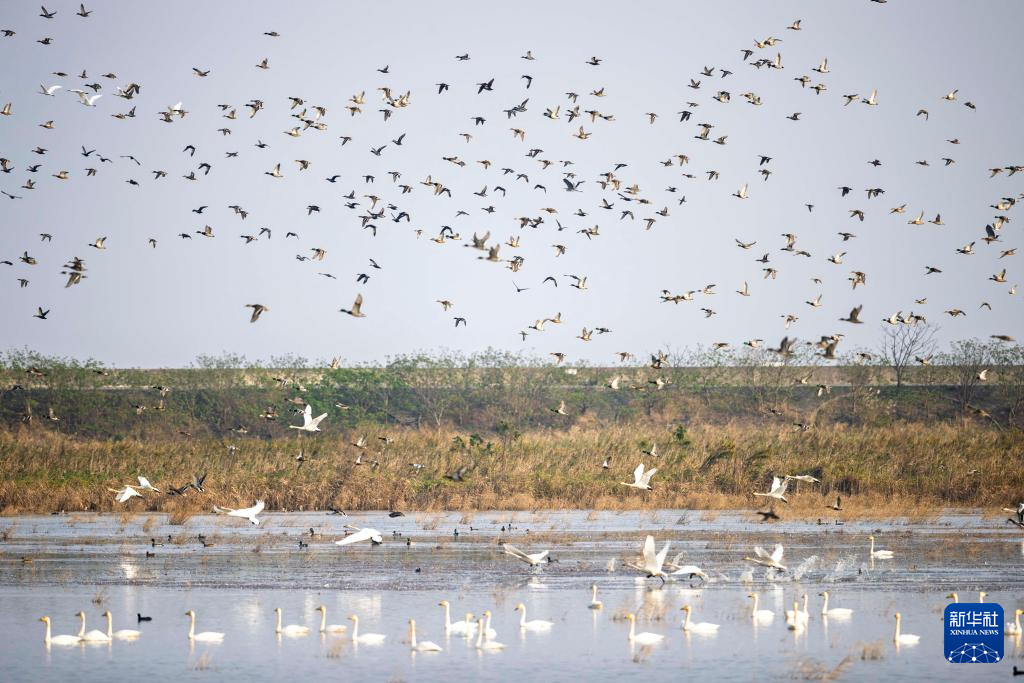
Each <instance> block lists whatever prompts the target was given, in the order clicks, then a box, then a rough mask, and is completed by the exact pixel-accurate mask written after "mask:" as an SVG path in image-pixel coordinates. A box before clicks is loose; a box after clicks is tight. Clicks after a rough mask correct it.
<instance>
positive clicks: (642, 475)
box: [619, 463, 658, 491]
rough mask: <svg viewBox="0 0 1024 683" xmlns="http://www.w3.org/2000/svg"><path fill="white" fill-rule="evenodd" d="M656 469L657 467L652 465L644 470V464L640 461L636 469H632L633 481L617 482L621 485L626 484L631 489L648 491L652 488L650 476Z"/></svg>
mask: <svg viewBox="0 0 1024 683" xmlns="http://www.w3.org/2000/svg"><path fill="white" fill-rule="evenodd" d="M657 471H658V468H657V467H652V468H651V469H649V470H647V471H646V472H644V464H643V463H640V464H639V465H637V466H636V469H635V470H633V481H631V482H630V481H620V482H619V483H620V484H622V485H623V486H628V487H630V488H632V489H640V490H641V491H650V490H651V489H652V488H654V487H652V486H651V477H653V476H654V473H655V472H657Z"/></svg>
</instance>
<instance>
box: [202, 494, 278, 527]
mask: <svg viewBox="0 0 1024 683" xmlns="http://www.w3.org/2000/svg"><path fill="white" fill-rule="evenodd" d="M264 507H265V505H264V504H263V501H262V500H257V501H256V504H255V505H253V506H252V507H249V508H239V509H237V510H234V509H232V508H222V507H217V506H216V505H214V506H213V511H214V512H217V513H220V514H226V515H227V516H228V517H241V518H242V519H247V520H249V521H250V522H252V523H253V524H254V525H256V526H259V523H260V520H258V519H256V515H258V514H260V513H261V512H263V508H264Z"/></svg>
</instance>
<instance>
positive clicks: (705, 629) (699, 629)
mask: <svg viewBox="0 0 1024 683" xmlns="http://www.w3.org/2000/svg"><path fill="white" fill-rule="evenodd" d="M680 609H682V610H683V611H684V612H686V621H684V622H683V630H684V631H686V632H687V633H700V634H704V635H711V634H712V633H718V624H712V623H710V622H707V621H699V622H697V623H696V624H694V623H693V622H691V621H690V613H691V612H692V611H693V608H692V607H690V606H689V605H683V606H682V607H681V608H680Z"/></svg>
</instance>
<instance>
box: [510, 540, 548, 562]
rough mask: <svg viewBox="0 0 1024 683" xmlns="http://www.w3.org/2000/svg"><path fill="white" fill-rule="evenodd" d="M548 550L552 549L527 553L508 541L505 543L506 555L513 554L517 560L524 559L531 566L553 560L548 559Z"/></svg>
mask: <svg viewBox="0 0 1024 683" xmlns="http://www.w3.org/2000/svg"><path fill="white" fill-rule="evenodd" d="M548 552H550V551H548V550H544V551H542V552H539V553H525V552H523V551H522V550H520V549H519V548H517V547H515V546H514V545H509V544H508V543H506V544H505V554H506V555H511V556H512V557H514V558H516V559H517V560H522V561H523V562H525V563H526V564H528V565H530V566H531V567H536V566H537V565H538V564H541V563H544V562H550V561H551V560H549V559H548Z"/></svg>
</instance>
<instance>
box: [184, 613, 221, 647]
mask: <svg viewBox="0 0 1024 683" xmlns="http://www.w3.org/2000/svg"><path fill="white" fill-rule="evenodd" d="M185 616H186V617H188V618H189V625H188V639H189V640H192V641H199V642H201V643H219V642H221V641H222V640H224V634H223V633H217V632H216V631H203V632H202V633H196V613H195V611H193V610H189V611H187V612H185Z"/></svg>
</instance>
